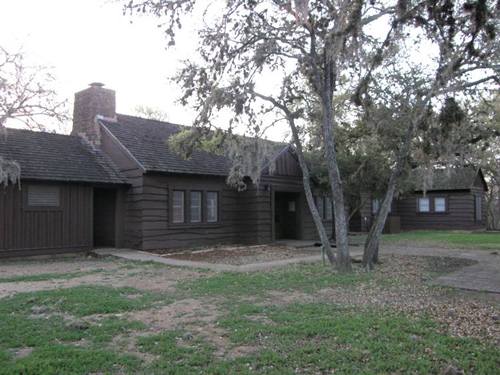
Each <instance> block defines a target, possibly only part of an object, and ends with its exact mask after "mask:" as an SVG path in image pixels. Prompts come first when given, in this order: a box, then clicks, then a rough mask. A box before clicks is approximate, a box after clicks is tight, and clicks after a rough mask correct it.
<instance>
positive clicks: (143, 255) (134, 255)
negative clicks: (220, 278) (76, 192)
mask: <svg viewBox="0 0 500 375" xmlns="http://www.w3.org/2000/svg"><path fill="white" fill-rule="evenodd" d="M93 252H94V253H95V254H97V255H98V256H114V257H117V258H122V259H128V260H134V261H139V262H156V263H161V264H165V265H167V266H173V267H188V268H202V269H208V270H212V271H218V272H253V271H262V270H267V269H271V268H275V267H284V266H288V265H290V264H297V263H314V262H318V261H320V260H321V255H311V256H307V257H300V258H292V259H280V260H274V261H268V262H265V263H249V264H243V265H240V266H236V265H233V264H221V263H208V262H196V261H190V260H180V259H172V258H165V257H162V256H160V255H157V254H153V253H148V252H146V251H140V250H131V249H96V250H94V251H93Z"/></svg>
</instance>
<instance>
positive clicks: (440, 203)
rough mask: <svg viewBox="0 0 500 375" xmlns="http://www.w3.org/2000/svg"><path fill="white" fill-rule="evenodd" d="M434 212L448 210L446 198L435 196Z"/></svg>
mask: <svg viewBox="0 0 500 375" xmlns="http://www.w3.org/2000/svg"><path fill="white" fill-rule="evenodd" d="M434 212H446V198H443V197H436V198H434Z"/></svg>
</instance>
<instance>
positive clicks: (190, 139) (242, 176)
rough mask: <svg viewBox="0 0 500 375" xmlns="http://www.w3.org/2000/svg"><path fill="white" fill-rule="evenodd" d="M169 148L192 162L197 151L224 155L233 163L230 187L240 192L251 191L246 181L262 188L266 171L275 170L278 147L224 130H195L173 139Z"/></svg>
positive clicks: (184, 132)
mask: <svg viewBox="0 0 500 375" xmlns="http://www.w3.org/2000/svg"><path fill="white" fill-rule="evenodd" d="M168 145H169V147H170V148H171V150H172V151H174V152H175V153H177V154H179V155H180V156H182V157H183V158H185V159H189V158H190V157H191V155H192V154H193V152H195V151H196V150H199V151H205V152H209V153H212V154H215V155H221V156H224V157H225V158H226V159H227V160H228V161H229V165H228V167H229V172H228V176H227V180H226V182H227V184H228V185H229V186H231V187H233V188H236V189H237V190H238V191H244V190H246V189H247V187H248V186H247V183H246V182H245V180H246V178H247V177H248V178H250V180H251V181H252V183H253V184H255V185H259V182H260V178H261V174H262V170H263V169H264V168H265V167H267V168H269V173H271V174H272V173H273V171H274V159H273V157H274V156H275V154H276V152H277V145H276V144H275V143H273V142H270V141H267V140H265V139H261V138H258V137H244V136H240V135H234V134H232V133H230V132H224V131H222V130H215V131H205V129H204V128H200V127H194V128H191V129H186V130H183V131H180V132H179V133H177V134H175V135H173V136H172V137H170V139H169V141H168Z"/></svg>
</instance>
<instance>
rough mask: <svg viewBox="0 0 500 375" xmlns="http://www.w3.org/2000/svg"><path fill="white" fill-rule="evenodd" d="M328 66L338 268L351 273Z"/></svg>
mask: <svg viewBox="0 0 500 375" xmlns="http://www.w3.org/2000/svg"><path fill="white" fill-rule="evenodd" d="M329 65H330V64H327V69H326V72H325V73H326V74H325V84H324V86H323V93H322V105H323V124H322V125H323V138H324V145H325V159H326V164H327V166H328V178H329V181H330V188H331V191H332V199H333V203H334V204H333V209H334V220H335V243H336V245H337V267H338V269H339V271H342V272H349V271H351V257H350V255H349V243H348V237H347V235H348V224H347V218H346V212H345V204H344V192H343V188H342V180H341V177H340V171H339V166H338V162H337V153H336V150H335V135H334V132H333V127H334V122H333V116H332V113H333V102H332V93H333V90H332V88H331V82H332V77H331V76H332V74H333V73H332V71H331V67H330V66H329Z"/></svg>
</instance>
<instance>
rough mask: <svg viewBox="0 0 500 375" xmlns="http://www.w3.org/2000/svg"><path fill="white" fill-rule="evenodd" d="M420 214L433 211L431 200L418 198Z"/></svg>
mask: <svg viewBox="0 0 500 375" xmlns="http://www.w3.org/2000/svg"><path fill="white" fill-rule="evenodd" d="M417 204H418V207H417V209H418V212H430V211H431V205H430V199H429V198H418V202H417Z"/></svg>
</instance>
